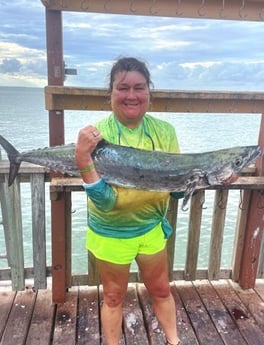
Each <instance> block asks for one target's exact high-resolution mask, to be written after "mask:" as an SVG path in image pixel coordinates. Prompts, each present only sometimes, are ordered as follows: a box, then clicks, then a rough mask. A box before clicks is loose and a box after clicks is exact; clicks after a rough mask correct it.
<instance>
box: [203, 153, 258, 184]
mask: <svg viewBox="0 0 264 345" xmlns="http://www.w3.org/2000/svg"><path fill="white" fill-rule="evenodd" d="M218 154H219V162H218V164H217V166H216V167H215V169H212V171H210V172H209V173H208V174H207V179H208V183H209V185H215V184H230V183H232V182H234V181H235V180H236V179H237V178H238V176H239V173H240V172H241V170H242V169H243V168H245V167H247V166H248V165H249V164H252V163H254V162H255V160H256V159H257V158H258V157H259V156H261V155H262V154H263V153H262V151H261V149H260V148H259V147H258V146H241V147H234V148H231V149H226V150H220V151H218Z"/></svg>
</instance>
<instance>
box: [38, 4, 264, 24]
mask: <svg viewBox="0 0 264 345" xmlns="http://www.w3.org/2000/svg"><path fill="white" fill-rule="evenodd" d="M41 1H42V3H43V5H44V6H46V8H47V9H49V10H56V11H73V12H91V13H109V14H126V15H134V16H135V15H137V16H139V15H144V16H161V17H179V18H200V19H221V20H243V21H245V20H247V21H263V19H264V6H263V1H261V0H246V1H242V0H229V1H222V0H210V1H202V0H200V1H197V0H184V1H176V0H41Z"/></svg>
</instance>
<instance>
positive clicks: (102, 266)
mask: <svg viewBox="0 0 264 345" xmlns="http://www.w3.org/2000/svg"><path fill="white" fill-rule="evenodd" d="M97 265H98V269H99V272H100V276H101V280H102V284H103V295H104V301H103V306H102V311H101V321H102V326H103V332H104V336H105V340H106V343H107V345H118V344H119V338H120V333H121V327H122V316H123V313H122V306H123V301H124V297H125V294H126V291H127V284H128V275H129V268H130V265H117V264H112V263H110V262H106V261H102V260H97Z"/></svg>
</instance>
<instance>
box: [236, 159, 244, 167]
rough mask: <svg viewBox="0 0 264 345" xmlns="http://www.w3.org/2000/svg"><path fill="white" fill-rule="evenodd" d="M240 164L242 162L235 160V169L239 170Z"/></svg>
mask: <svg viewBox="0 0 264 345" xmlns="http://www.w3.org/2000/svg"><path fill="white" fill-rule="evenodd" d="M242 163H243V160H242V159H240V158H237V159H236V160H235V166H236V167H237V168H239V167H240V165H241V164H242Z"/></svg>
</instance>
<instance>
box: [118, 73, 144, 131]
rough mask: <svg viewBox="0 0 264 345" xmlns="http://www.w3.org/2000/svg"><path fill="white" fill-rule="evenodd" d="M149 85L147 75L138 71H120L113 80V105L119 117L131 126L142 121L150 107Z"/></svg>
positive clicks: (133, 126) (126, 124) (137, 124)
mask: <svg viewBox="0 0 264 345" xmlns="http://www.w3.org/2000/svg"><path fill="white" fill-rule="evenodd" d="M149 98H150V93H149V87H148V85H147V81H146V79H145V77H144V76H143V75H142V74H141V73H139V72H137V71H131V72H127V71H124V72H118V73H116V75H115V77H114V81H113V90H112V93H111V106H112V110H113V112H114V114H115V116H116V117H117V119H118V120H119V121H120V122H121V123H122V124H123V125H125V126H127V127H129V128H136V127H138V126H139V124H140V123H141V120H142V118H143V116H144V115H145V113H146V111H147V110H148V107H149Z"/></svg>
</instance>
